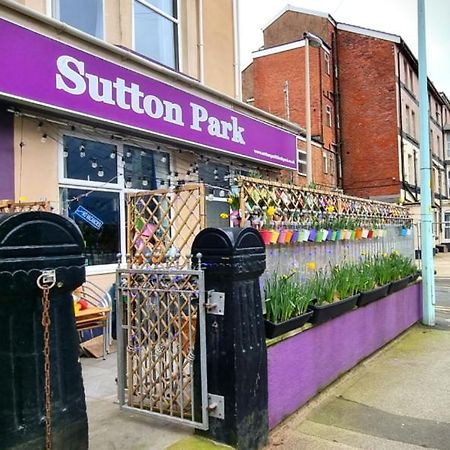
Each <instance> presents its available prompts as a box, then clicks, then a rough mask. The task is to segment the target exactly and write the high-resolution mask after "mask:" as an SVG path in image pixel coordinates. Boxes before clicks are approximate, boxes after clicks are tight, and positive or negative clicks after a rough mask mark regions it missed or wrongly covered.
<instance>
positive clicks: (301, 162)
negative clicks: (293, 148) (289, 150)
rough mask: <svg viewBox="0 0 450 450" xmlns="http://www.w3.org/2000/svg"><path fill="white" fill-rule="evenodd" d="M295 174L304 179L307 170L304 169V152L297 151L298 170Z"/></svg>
mask: <svg viewBox="0 0 450 450" xmlns="http://www.w3.org/2000/svg"><path fill="white" fill-rule="evenodd" d="M297 172H298V173H299V174H300V175H302V176H304V177H306V174H307V168H306V152H304V151H302V150H299V151H298V168H297Z"/></svg>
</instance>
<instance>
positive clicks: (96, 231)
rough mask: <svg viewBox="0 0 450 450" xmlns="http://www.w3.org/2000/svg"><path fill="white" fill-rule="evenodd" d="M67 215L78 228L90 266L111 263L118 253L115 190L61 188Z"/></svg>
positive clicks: (117, 211) (117, 215)
mask: <svg viewBox="0 0 450 450" xmlns="http://www.w3.org/2000/svg"><path fill="white" fill-rule="evenodd" d="M61 204H62V205H63V209H64V213H65V215H66V216H67V217H69V218H70V219H72V220H73V221H75V223H76V224H77V225H78V227H79V228H80V231H81V233H82V234H83V238H84V241H85V244H86V263H87V265H89V266H93V265H99V264H113V263H115V262H117V254H118V253H120V198H119V193H118V192H105V191H92V190H91V191H88V190H85V189H72V188H62V189H61Z"/></svg>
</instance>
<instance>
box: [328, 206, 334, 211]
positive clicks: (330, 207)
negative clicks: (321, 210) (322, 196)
mask: <svg viewBox="0 0 450 450" xmlns="http://www.w3.org/2000/svg"><path fill="white" fill-rule="evenodd" d="M327 212H329V213H332V212H334V206H333V205H330V206H327Z"/></svg>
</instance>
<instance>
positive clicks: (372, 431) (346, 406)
mask: <svg viewBox="0 0 450 450" xmlns="http://www.w3.org/2000/svg"><path fill="white" fill-rule="evenodd" d="M449 348H450V332H449V331H443V330H435V329H430V328H426V327H423V326H421V325H416V326H414V327H413V328H411V329H410V330H409V331H407V332H406V333H405V334H403V335H402V336H401V337H400V338H399V339H397V340H395V341H394V342H393V343H391V344H389V345H388V346H387V347H385V348H384V349H383V350H381V351H380V352H378V353H377V354H376V355H375V356H372V357H371V358H369V359H368V360H366V361H365V362H363V363H362V364H360V365H358V366H357V367H356V368H355V369H353V370H352V371H350V372H349V373H348V374H347V375H345V376H344V377H342V378H341V379H340V380H339V381H338V382H336V383H334V384H333V385H332V386H331V387H329V388H328V389H326V390H325V391H324V392H323V393H322V394H320V395H319V397H317V398H316V399H314V400H313V401H312V402H311V403H310V404H309V405H307V406H306V407H304V408H302V409H300V410H299V411H298V412H297V413H296V414H294V415H293V416H291V418H289V419H288V420H287V421H286V422H285V423H284V424H282V425H281V426H279V427H278V428H277V429H276V430H274V431H273V432H272V433H271V438H270V445H269V446H268V447H267V448H268V449H271V450H275V449H280V450H281V449H283V450H290V449H292V450H294V449H339V448H362V449H377V450H378V449H419V448H423V447H426V448H436V449H450V408H449V407H448V405H449V398H450V371H449V367H450V352H449V351H448V349H449Z"/></svg>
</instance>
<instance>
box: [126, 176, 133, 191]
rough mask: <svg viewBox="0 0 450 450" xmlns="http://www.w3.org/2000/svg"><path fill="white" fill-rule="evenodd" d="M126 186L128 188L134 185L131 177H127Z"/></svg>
mask: <svg viewBox="0 0 450 450" xmlns="http://www.w3.org/2000/svg"><path fill="white" fill-rule="evenodd" d="M125 187H126V188H127V189H131V188H132V187H133V183H132V182H131V178H127V180H126V181H125Z"/></svg>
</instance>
